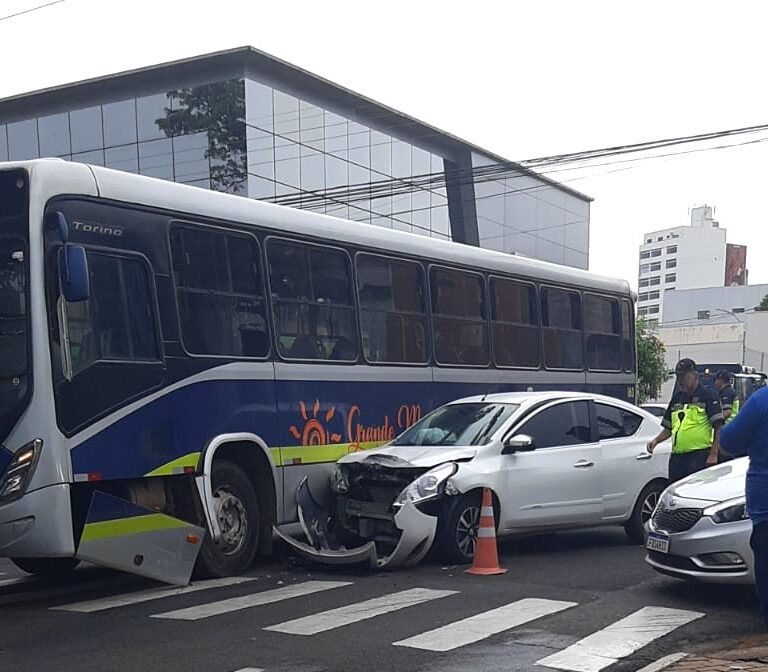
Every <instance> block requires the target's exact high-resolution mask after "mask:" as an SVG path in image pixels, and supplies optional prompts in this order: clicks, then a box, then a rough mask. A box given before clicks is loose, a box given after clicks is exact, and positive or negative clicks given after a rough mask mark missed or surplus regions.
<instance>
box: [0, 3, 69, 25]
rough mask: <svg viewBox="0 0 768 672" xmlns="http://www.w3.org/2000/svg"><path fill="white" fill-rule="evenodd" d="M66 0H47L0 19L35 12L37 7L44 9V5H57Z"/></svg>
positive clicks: (5, 19)
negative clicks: (42, 3)
mask: <svg viewBox="0 0 768 672" xmlns="http://www.w3.org/2000/svg"><path fill="white" fill-rule="evenodd" d="M66 1H67V0H54V1H53V2H47V3H46V4H44V5H38V6H37V7H31V8H30V9H25V10H23V11H21V12H16V13H15V14H8V15H7V16H0V21H7V20H8V19H13V18H14V17H17V16H22V15H24V14H30V13H32V12H36V11H37V10H38V9H45V8H46V7H50V6H51V5H58V4H60V3H62V2H66Z"/></svg>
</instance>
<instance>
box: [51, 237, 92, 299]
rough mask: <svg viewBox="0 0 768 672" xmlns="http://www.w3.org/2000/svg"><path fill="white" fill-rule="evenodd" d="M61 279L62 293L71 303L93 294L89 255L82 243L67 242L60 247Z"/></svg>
mask: <svg viewBox="0 0 768 672" xmlns="http://www.w3.org/2000/svg"><path fill="white" fill-rule="evenodd" d="M59 280H60V282H61V293H62V294H63V295H64V298H65V299H66V300H67V301H69V302H70V303H75V302H77V301H85V300H86V299H88V298H89V297H90V296H91V282H90V276H89V274H88V257H87V256H86V255H85V248H84V247H83V246H82V245H72V244H70V243H65V244H64V245H63V246H62V247H61V248H59Z"/></svg>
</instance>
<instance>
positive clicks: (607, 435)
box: [595, 404, 643, 441]
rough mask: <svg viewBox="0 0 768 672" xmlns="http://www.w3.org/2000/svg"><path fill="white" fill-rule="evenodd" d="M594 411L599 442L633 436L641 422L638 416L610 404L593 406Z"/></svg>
mask: <svg viewBox="0 0 768 672" xmlns="http://www.w3.org/2000/svg"><path fill="white" fill-rule="evenodd" d="M595 411H596V414H597V429H598V432H599V434H600V440H601V441H604V440H606V439H621V438H624V437H628V436H633V435H634V434H635V433H636V432H637V430H638V429H640V424H641V423H642V422H643V419H642V418H641V417H640V416H639V415H637V414H635V413H632V412H631V411H626V410H624V409H622V408H618V407H617V406H612V405H610V404H595Z"/></svg>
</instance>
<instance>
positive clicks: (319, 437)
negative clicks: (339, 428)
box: [288, 399, 341, 446]
mask: <svg viewBox="0 0 768 672" xmlns="http://www.w3.org/2000/svg"><path fill="white" fill-rule="evenodd" d="M299 411H300V413H301V418H302V420H304V428H303V429H302V430H299V429H298V428H297V427H296V426H295V425H291V426H290V427H289V428H288V431H289V432H290V433H291V435H292V436H293V438H294V439H300V440H301V445H302V446H325V445H328V444H329V443H338V442H339V441H341V434H336V433H332V432H331V430H330V429H328V426H327V425H328V423H329V422H330V421H331V420H333V416H334V415H335V414H336V409H335V407H333V406H331V407H330V408H329V409H328V410H327V411H326V413H325V425H324V424H323V423H322V422H320V420H318V414H319V413H320V401H319V400H317V399H315V403H314V405H313V406H312V417H310V415H309V413H308V412H307V405H306V404H305V403H304V402H303V401H300V402H299Z"/></svg>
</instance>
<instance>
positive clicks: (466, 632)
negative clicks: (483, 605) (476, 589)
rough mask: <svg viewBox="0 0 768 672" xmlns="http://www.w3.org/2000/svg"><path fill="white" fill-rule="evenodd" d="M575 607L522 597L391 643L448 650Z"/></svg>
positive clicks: (568, 604)
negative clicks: (496, 607)
mask: <svg viewBox="0 0 768 672" xmlns="http://www.w3.org/2000/svg"><path fill="white" fill-rule="evenodd" d="M575 606H577V603H576V602H562V601H559V600H544V599H538V598H526V599H523V600H518V601H517V602H512V603H511V604H506V605H504V606H503V607H499V608H498V609H491V610H490V611H485V612H483V613H481V614H477V615H475V616H470V617H469V618H465V619H463V620H461V621H456V622H455V623H450V624H448V625H445V626H443V627H441V628H436V629H435V630H430V631H429V632H423V633H421V634H420V635H415V636H414V637H409V638H408V639H403V640H401V641H399V642H395V643H394V645H395V646H407V647H410V648H413V649H424V650H425V651H451V650H453V649H458V648H459V647H461V646H466V645H467V644H472V643H474V642H479V641H480V640H482V639H486V638H488V637H490V636H492V635H497V634H499V633H500V632H504V631H505V630H509V629H511V628H516V627H518V626H519V625H523V624H524V623H528V622H529V621H535V620H536V619H537V618H542V617H543V616H547V615H549V614H555V613H557V612H558V611H563V610H564V609H569V608H570V607H575Z"/></svg>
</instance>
